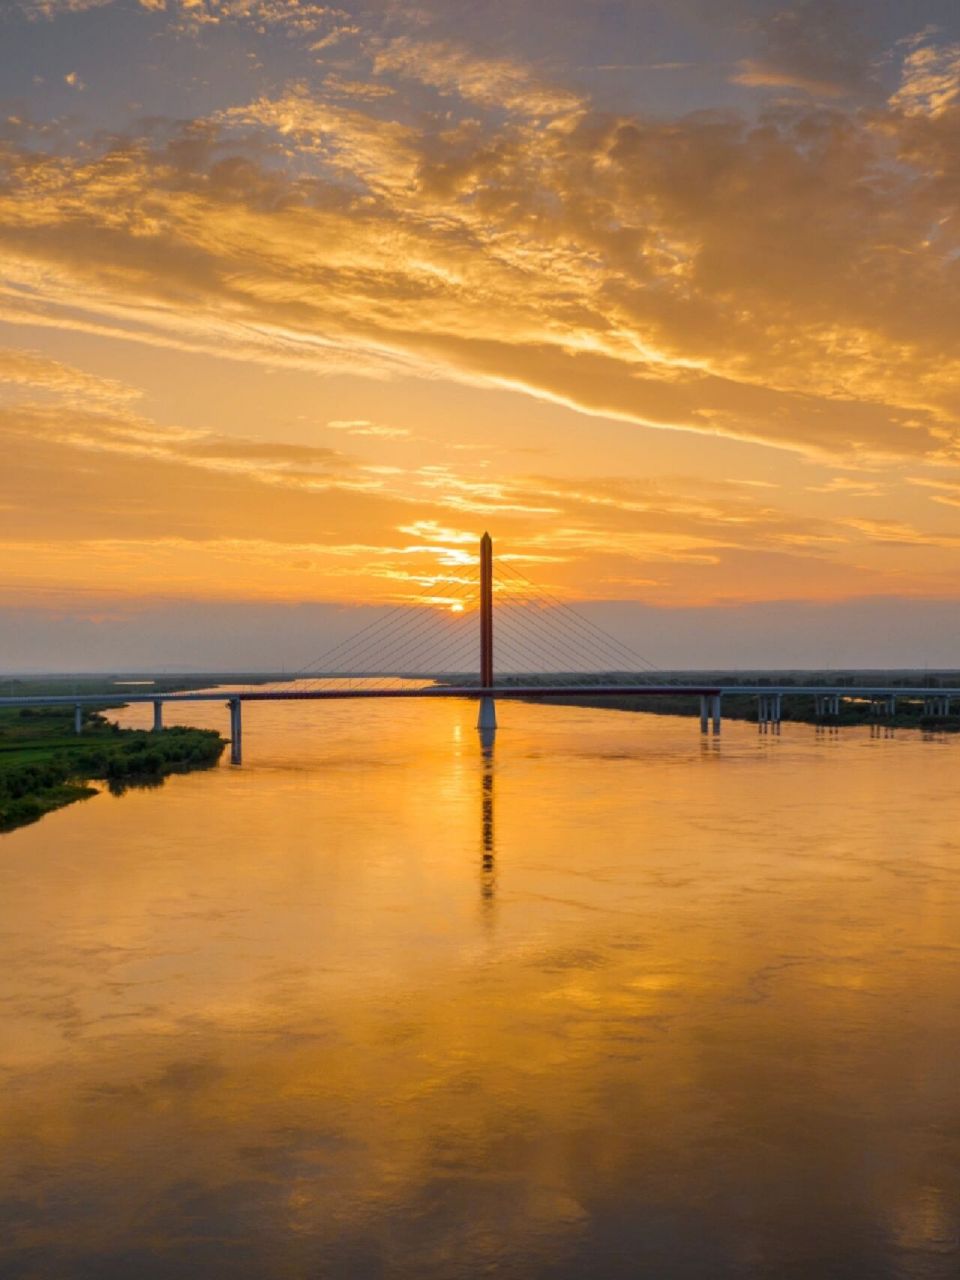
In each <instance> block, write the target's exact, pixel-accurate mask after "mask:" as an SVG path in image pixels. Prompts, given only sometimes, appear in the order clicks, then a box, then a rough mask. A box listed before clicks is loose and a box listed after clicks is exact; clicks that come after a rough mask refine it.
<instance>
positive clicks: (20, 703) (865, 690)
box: [0, 684, 960, 707]
mask: <svg viewBox="0 0 960 1280" xmlns="http://www.w3.org/2000/svg"><path fill="white" fill-rule="evenodd" d="M777 693H779V694H783V695H785V696H795V695H800V696H804V697H813V696H817V697H819V696H823V695H833V694H839V695H840V696H841V697H844V698H872V697H891V696H894V697H897V698H938V697H939V698H960V688H951V689H925V688H903V687H893V686H890V685H862V686H861V685H856V686H851V685H646V684H643V685H624V684H610V685H562V684H558V685H540V684H531V685H497V686H494V687H493V688H482V687H480V686H479V685H425V686H424V687H423V688H419V689H363V688H360V689H237V690H232V689H229V688H225V689H220V690H217V691H216V692H210V691H209V690H184V691H180V692H176V693H159V692H156V693H146V692H145V693H119V692H118V693H54V694H36V695H29V694H27V695H18V696H12V697H0V707H38V706H76V705H77V704H81V703H82V704H87V705H97V706H104V705H118V706H119V705H124V704H128V703H134V702H223V701H224V700H227V699H231V698H237V699H239V700H240V701H242V702H330V701H336V700H341V699H346V698H532V697H541V698H560V697H564V698H565V697H584V698H626V697H631V698H632V697H637V698H676V697H707V698H709V697H716V696H717V695H724V694H727V695H730V696H738V695H739V696H747V697H754V696H756V695H758V694H761V695H765V694H777Z"/></svg>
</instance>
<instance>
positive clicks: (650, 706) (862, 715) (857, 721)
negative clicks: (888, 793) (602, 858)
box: [524, 689, 960, 733]
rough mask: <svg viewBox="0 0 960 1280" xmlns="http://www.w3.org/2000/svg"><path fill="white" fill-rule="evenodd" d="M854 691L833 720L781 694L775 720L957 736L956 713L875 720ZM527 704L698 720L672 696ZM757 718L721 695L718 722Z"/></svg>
mask: <svg viewBox="0 0 960 1280" xmlns="http://www.w3.org/2000/svg"><path fill="white" fill-rule="evenodd" d="M856 696H857V691H856V689H851V690H850V691H849V694H847V695H846V696H845V697H844V699H843V700H842V701H841V703H840V714H839V715H836V716H818V715H817V713H816V707H815V704H814V700H813V698H812V697H810V696H805V695H803V694H790V693H785V694H784V695H783V698H782V702H781V719H782V720H783V721H785V722H789V721H793V722H794V723H798V724H814V725H832V726H835V727H839V728H843V727H845V726H846V727H853V726H856V725H867V724H873V725H875V724H882V725H884V726H887V727H889V728H894V729H921V730H925V731H926V732H932V731H936V732H938V733H957V732H960V708H954V709H953V710H952V711H951V713H950V715H949V716H936V717H934V716H928V715H924V712H923V703H922V702H919V701H917V702H908V701H906V700H905V699H901V700H900V701H899V702H898V703H897V710H896V712H895V713H894V714H893V715H889V714H886V713H885V714H883V715H877V714H876V713H875V711H874V709H873V705H872V703H871V702H870V701H869V699H866V698H864V699H863V701H852V699H854V698H856ZM524 701H527V702H551V703H555V704H557V705H558V706H576V707H603V708H604V709H606V710H613V711H643V712H646V713H648V714H650V715H660V716H699V715H700V700H699V698H695V697H693V698H692V697H690V696H689V695H688V696H683V695H681V694H679V693H678V694H677V696H676V697H671V696H669V695H667V696H666V697H656V698H644V697H642V696H640V697H623V698H616V697H613V698H596V697H595V698H591V696H590V694H589V692H586V693H578V694H576V695H573V694H570V695H563V694H561V695H559V696H556V697H552V696H551V697H543V698H537V697H531V698H526V699H524ZM757 716H758V709H757V697H756V694H736V693H725V694H724V695H723V718H724V719H725V720H746V721H747V722H752V723H754V724H755V723H756V722H757Z"/></svg>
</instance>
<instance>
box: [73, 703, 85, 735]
mask: <svg viewBox="0 0 960 1280" xmlns="http://www.w3.org/2000/svg"><path fill="white" fill-rule="evenodd" d="M73 732H74V733H83V707H81V705H80V703H79V702H78V703H77V705H76V706H75V707H74V708H73Z"/></svg>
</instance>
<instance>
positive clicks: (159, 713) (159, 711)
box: [153, 698, 163, 733]
mask: <svg viewBox="0 0 960 1280" xmlns="http://www.w3.org/2000/svg"><path fill="white" fill-rule="evenodd" d="M162 728H163V703H162V702H161V701H160V699H159V698H157V699H156V701H155V702H154V704H153V732H154V733H159V732H160V731H161V729H162Z"/></svg>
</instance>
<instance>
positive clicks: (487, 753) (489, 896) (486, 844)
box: [480, 729, 497, 905]
mask: <svg viewBox="0 0 960 1280" xmlns="http://www.w3.org/2000/svg"><path fill="white" fill-rule="evenodd" d="M496 737H497V735H496V733H495V732H494V730H493V729H485V730H481V733H480V744H481V749H482V752H483V770H482V774H481V779H482V780H481V792H480V849H481V858H482V862H481V878H480V895H481V898H482V900H483V902H484V903H486V904H488V905H492V904H493V898H494V893H495V891H496V884H497V880H496V861H495V853H496V849H495V845H494V828H493V818H494V814H493V744H494V742H495V741H496Z"/></svg>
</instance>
